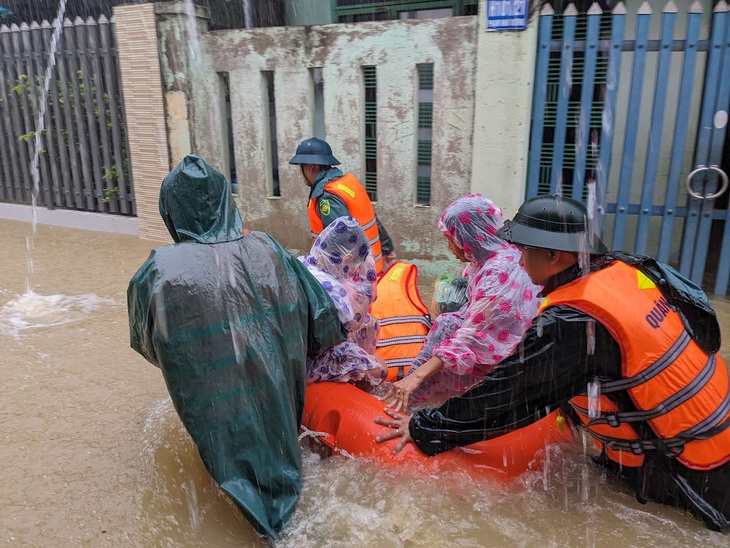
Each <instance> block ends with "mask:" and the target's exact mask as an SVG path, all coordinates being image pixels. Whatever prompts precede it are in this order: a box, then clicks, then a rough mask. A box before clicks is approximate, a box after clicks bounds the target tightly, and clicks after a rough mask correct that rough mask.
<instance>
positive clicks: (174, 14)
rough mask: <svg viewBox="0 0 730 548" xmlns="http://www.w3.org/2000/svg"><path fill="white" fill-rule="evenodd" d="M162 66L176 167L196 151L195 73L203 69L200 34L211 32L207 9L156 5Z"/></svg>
mask: <svg viewBox="0 0 730 548" xmlns="http://www.w3.org/2000/svg"><path fill="white" fill-rule="evenodd" d="M155 14H156V15H157V28H158V31H159V37H160V64H161V69H162V78H163V86H164V91H165V95H164V97H165V108H166V114H167V117H166V123H167V132H168V144H169V147H170V163H171V165H172V166H175V165H177V164H178V163H179V162H180V161H181V160H182V159H183V158H184V157H185V156H186V155H187V154H190V153H191V152H194V151H196V150H197V147H196V143H195V136H194V133H193V132H192V131H191V127H190V121H191V119H192V118H193V116H194V110H193V109H194V101H193V100H192V97H193V80H194V77H195V75H194V74H193V71H195V70H198V68H199V67H198V64H200V65H201V66H202V63H200V61H201V56H202V50H201V47H200V35H201V34H202V33H204V32H207V31H208V24H209V22H210V14H209V12H208V9H207V8H204V7H202V6H195V5H193V4H186V3H184V2H182V1H180V0H176V1H174V2H158V3H155Z"/></svg>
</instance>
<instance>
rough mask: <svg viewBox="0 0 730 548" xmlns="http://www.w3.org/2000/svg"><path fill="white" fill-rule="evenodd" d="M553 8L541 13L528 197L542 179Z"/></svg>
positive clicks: (546, 7)
mask: <svg viewBox="0 0 730 548" xmlns="http://www.w3.org/2000/svg"><path fill="white" fill-rule="evenodd" d="M554 13H555V12H554V11H553V8H552V7H551V6H550V4H545V5H544V6H543V7H542V10H541V11H540V28H539V31H538V40H539V44H538V53H537V71H536V74H535V89H534V92H533V99H532V127H531V128H530V165H529V168H528V170H529V171H528V176H527V197H528V198H532V197H533V196H537V189H538V183H539V179H540V157H541V156H542V145H543V131H544V128H545V98H546V95H547V73H548V65H549V64H550V43H551V40H552V28H553V15H554Z"/></svg>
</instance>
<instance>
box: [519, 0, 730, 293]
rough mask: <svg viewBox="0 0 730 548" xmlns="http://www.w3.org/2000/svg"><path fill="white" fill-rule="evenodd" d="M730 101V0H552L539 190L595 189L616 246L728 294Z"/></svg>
mask: <svg viewBox="0 0 730 548" xmlns="http://www.w3.org/2000/svg"><path fill="white" fill-rule="evenodd" d="M709 4H710V2H709V0H707V2H706V9H705V12H706V11H707V10H709V9H711V8H710V5H709ZM678 23H679V24H678ZM627 29H631V30H630V31H628V32H627ZM629 32H630V34H631V36H627V34H629ZM680 33H681V36H679V37H677V35H678V34H680ZM698 76H699V77H698ZM729 109H730V12H729V11H728V5H727V4H726V3H725V1H724V0H721V1H720V2H719V3H718V4H717V5H716V6H715V8H714V10H713V12H712V14H711V15H710V14H708V13H705V14H703V6H702V4H701V3H700V2H699V1H695V2H694V3H693V4H692V5H691V6H690V7H689V9H688V10H686V13H680V12H679V10H678V9H677V6H676V4H675V3H674V1H673V0H669V2H667V4H666V6H665V7H664V9H663V10H662V12H661V14H652V10H651V7H650V6H649V3H648V2H643V3H642V4H641V5H640V6H639V7H638V9H637V10H636V12H635V13H634V14H629V13H628V12H627V9H626V7H625V5H624V4H622V3H620V4H618V5H617V6H616V7H615V8H614V9H613V11H612V12H610V13H608V12H604V11H603V10H602V9H601V8H600V6H599V5H598V4H597V3H594V4H593V5H592V6H591V7H590V9H589V10H588V11H587V13H583V14H581V13H578V11H577V10H576V8H575V6H574V5H573V4H570V5H568V6H567V8H566V9H565V11H564V12H563V13H562V15H556V14H555V13H554V12H553V10H552V8H550V7H549V6H546V7H545V8H544V9H543V10H542V12H541V14H540V18H539V44H538V54H537V70H536V80H535V97H534V101H533V115H532V128H531V136H530V160H529V171H528V184H527V194H528V197H532V196H535V195H538V194H543V193H547V192H558V193H561V194H565V195H570V196H572V197H574V198H577V199H582V200H585V201H587V202H588V205H589V210H590V211H591V212H592V216H593V221H594V229H595V230H596V231H597V232H598V233H599V234H601V235H602V237H603V238H604V240H606V241H607V243H609V244H610V247H611V248H613V249H616V250H625V251H631V252H634V253H639V254H650V255H654V256H656V257H657V258H658V259H659V260H660V261H662V262H667V263H670V264H673V265H675V266H677V267H678V268H679V269H680V271H681V272H682V273H683V274H685V275H686V276H688V277H690V278H691V279H692V280H693V281H695V282H696V283H698V284H701V285H702V284H704V286H705V287H706V288H708V289H710V288H714V292H715V293H717V294H719V295H725V294H726V293H727V289H728V287H727V286H728V276H729V275H730V252H726V253H721V251H722V250H723V249H730V222H728V221H730V209H728V207H727V202H728V200H727V195H728V193H727V176H726V175H725V172H726V171H727V170H728V165H727V164H728V163H730V154H728V149H730V146H728V147H726V137H727V135H726V125H727V121H728V110H729ZM612 167H613V169H612Z"/></svg>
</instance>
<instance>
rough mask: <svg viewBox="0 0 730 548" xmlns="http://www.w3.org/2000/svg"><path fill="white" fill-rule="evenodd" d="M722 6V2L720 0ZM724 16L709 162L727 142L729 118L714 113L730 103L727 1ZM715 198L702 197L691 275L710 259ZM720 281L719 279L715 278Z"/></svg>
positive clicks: (698, 274)
mask: <svg viewBox="0 0 730 548" xmlns="http://www.w3.org/2000/svg"><path fill="white" fill-rule="evenodd" d="M717 7H718V8H719V7H720V3H718V4H717ZM721 18H722V19H723V20H724V23H723V25H724V27H725V37H724V39H723V44H722V58H723V61H722V65H721V66H722V69H721V70H722V72H721V74H720V81H719V82H718V86H719V87H718V90H717V103H716V104H715V108H714V112H713V118H712V129H711V134H710V150H709V155H708V156H709V157H708V161H707V165H720V164H721V163H722V155H723V148H724V145H725V132H726V129H727V122H726V123H724V124H717V123H715V116H716V115H717V114H718V113H721V112H724V113H725V116H726V117H727V112H728V107H730V58H729V57H730V51H729V50H728V41H730V8H729V7H728V5H727V4H725V12H724V13H722V14H721ZM712 175H713V177H712V178H709V179H707V180H706V186H705V187H704V188H703V192H705V193H709V192H716V191H717V190H718V183H719V179H718V177H717V175H716V174H715V173H714V172H713V173H712ZM714 210H715V200H703V201H702V205H701V206H700V216H699V221H700V226H699V228H698V230H699V235H698V238H697V245H696V246H695V259H694V264H693V266H692V276H693V277H695V278H697V279H700V280H701V279H702V277H703V276H704V273H705V264H706V260H707V252H708V251H709V246H710V236H711V231H712V224H713V219H714V216H715V215H714ZM715 281H716V282H717V280H715Z"/></svg>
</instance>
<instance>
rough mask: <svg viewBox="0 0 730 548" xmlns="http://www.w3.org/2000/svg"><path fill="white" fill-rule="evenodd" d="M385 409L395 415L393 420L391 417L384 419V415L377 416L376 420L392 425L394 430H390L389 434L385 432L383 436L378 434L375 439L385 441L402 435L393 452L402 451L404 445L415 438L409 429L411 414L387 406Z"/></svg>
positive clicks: (389, 413) (379, 422) (378, 422)
mask: <svg viewBox="0 0 730 548" xmlns="http://www.w3.org/2000/svg"><path fill="white" fill-rule="evenodd" d="M383 411H384V412H385V413H386V414H388V415H390V416H391V417H393V420H390V419H384V418H382V417H375V422H376V423H377V424H382V425H383V426H390V427H391V428H393V429H394V430H393V431H392V432H388V433H387V434H383V435H382V436H378V437H377V438H375V441H377V442H378V443H380V442H383V441H388V440H392V439H393V438H397V437H399V436H400V441H399V442H398V444H397V445H396V446H395V448H394V449H393V454H394V455H395V454H396V453H398V452H400V450H401V449H403V447H405V445H406V443H408V442H409V441H413V438H412V437H411V433H410V431H409V430H408V424H409V423H410V422H411V416H410V415H401V414H399V413H398V412H396V411H393V410H392V409H388V408H387V407H386V408H385V409H383Z"/></svg>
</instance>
